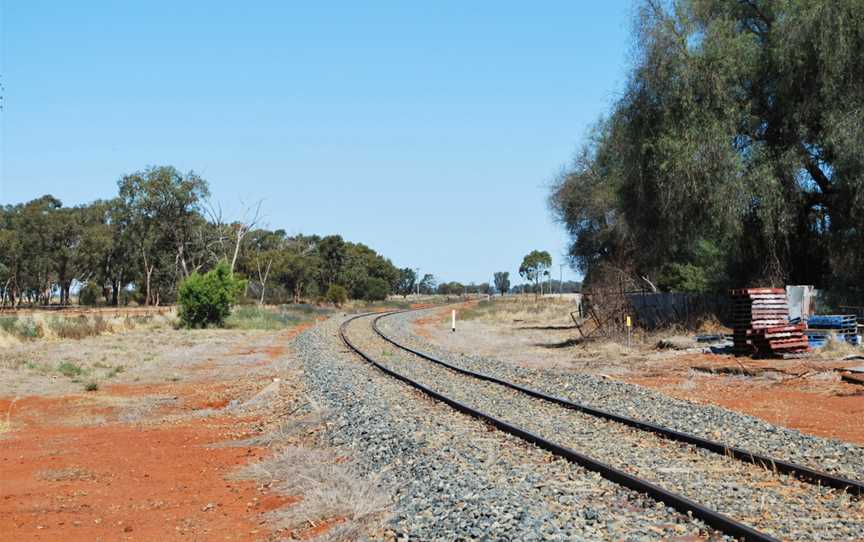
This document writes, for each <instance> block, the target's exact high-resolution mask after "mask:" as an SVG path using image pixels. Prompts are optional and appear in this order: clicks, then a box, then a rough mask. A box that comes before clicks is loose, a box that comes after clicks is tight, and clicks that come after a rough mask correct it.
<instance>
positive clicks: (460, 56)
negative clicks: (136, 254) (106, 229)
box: [0, 0, 633, 284]
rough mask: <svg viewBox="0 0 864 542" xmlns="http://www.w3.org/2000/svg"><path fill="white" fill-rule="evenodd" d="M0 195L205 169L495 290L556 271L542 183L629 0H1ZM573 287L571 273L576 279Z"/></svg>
mask: <svg viewBox="0 0 864 542" xmlns="http://www.w3.org/2000/svg"><path fill="white" fill-rule="evenodd" d="M0 5H2V8H0V18H2V21H0V24H2V28H0V32H2V52H0V54H2V58H0V75H2V83H3V85H4V87H5V90H4V91H3V94H4V98H5V99H4V110H3V111H2V113H0V123H2V125H0V137H2V141H0V153H2V156H0V202H2V203H18V202H21V201H25V200H28V199H32V198H34V197H38V196H40V195H42V194H53V195H54V196H57V197H58V198H60V199H61V200H62V201H63V202H64V203H66V204H67V205H73V204H79V203H84V202H88V201H91V200H93V199H96V198H107V197H111V196H113V195H114V194H115V193H116V182H117V179H118V178H119V177H120V176H122V175H123V174H124V173H129V172H132V171H135V170H138V169H141V168H144V167H145V166H147V165H151V164H152V165H163V164H165V165H168V164H170V165H174V166H176V167H177V168H179V169H181V170H184V171H185V170H190V169H194V170H195V171H196V172H198V173H200V174H201V175H202V176H203V177H204V178H206V179H207V180H208V181H209V182H210V185H211V191H212V192H213V195H214V199H215V200H216V201H218V202H221V203H222V206H223V208H224V209H225V210H226V211H228V212H229V214H230V212H235V213H237V212H239V210H240V208H241V205H240V202H241V201H245V202H254V201H257V200H258V199H263V200H264V204H263V209H264V214H265V215H266V222H267V224H268V225H269V227H271V228H273V229H275V228H283V229H285V230H287V231H288V232H289V233H309V234H311V233H318V234H328V233H341V234H342V235H343V237H345V238H346V239H349V240H352V241H362V242H364V243H366V244H368V245H370V246H371V247H373V248H375V249H376V250H378V251H380V252H382V253H383V254H384V255H386V256H388V257H390V258H391V259H392V260H393V262H394V263H395V264H396V265H398V266H400V267H405V266H410V267H420V268H421V273H425V272H431V273H433V274H435V275H436V277H439V279H445V280H461V281H466V282H467V281H476V282H482V281H488V280H491V275H492V273H493V272H494V271H496V270H509V271H510V272H511V275H513V276H514V277H515V278H516V279H517V280H513V282H514V284H515V283H517V282H520V281H519V280H518V277H517V276H516V270H517V268H518V266H519V262H520V261H521V258H522V256H523V255H524V254H525V253H527V252H529V251H530V250H532V249H535V248H538V249H544V250H548V251H549V252H550V253H551V254H552V257H553V260H554V262H555V276H556V277H557V275H558V267H557V265H558V263H559V262H562V261H564V260H563V254H564V252H565V250H566V235H565V233H564V231H563V229H562V228H561V227H560V226H558V225H556V224H554V223H553V221H552V220H551V218H550V215H549V212H548V210H547V207H546V196H547V186H548V184H549V182H550V181H551V180H552V179H553V178H554V177H555V175H556V173H557V172H558V171H560V168H561V167H562V166H563V165H564V164H566V163H567V162H568V161H569V160H570V158H571V157H572V155H573V153H574V152H575V150H576V149H577V147H578V146H579V144H580V142H581V141H582V140H583V138H584V136H585V134H586V131H587V129H588V128H589V127H590V126H591V125H592V124H593V123H594V122H595V121H596V120H597V118H598V117H599V116H600V115H601V114H603V113H604V112H606V111H608V109H609V107H610V105H611V103H612V102H613V101H614V100H615V99H616V98H617V96H618V95H619V93H620V92H621V89H622V88H623V85H624V82H625V77H626V75H625V74H626V67H627V61H628V52H629V50H630V43H631V41H630V37H629V29H630V21H631V14H632V9H633V8H632V4H631V2H630V0H621V1H605V2H572V1H571V2H565V1H562V2H546V3H525V2H491V1H490V2H464V1H452V2H395V1H394V2H340V3H335V2H327V3H325V2H249V3H242V2H219V1H208V2H204V1H194V2H193V1H182V2H176V1H172V2H167V1H153V0H149V1H147V2H117V1H110V2H108V1H105V2H97V1H84V2H56V1H51V2H43V1H35V0H28V1H13V0H0ZM568 274H569V276H570V277H571V278H573V277H574V276H575V275H574V273H573V272H572V271H570V272H569V273H568Z"/></svg>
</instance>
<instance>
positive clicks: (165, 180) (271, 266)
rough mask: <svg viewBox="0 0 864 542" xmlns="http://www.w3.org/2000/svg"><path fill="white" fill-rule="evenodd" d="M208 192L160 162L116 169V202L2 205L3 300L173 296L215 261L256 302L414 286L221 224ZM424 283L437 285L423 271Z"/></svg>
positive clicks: (327, 245) (362, 249)
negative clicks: (119, 173) (73, 294)
mask: <svg viewBox="0 0 864 542" xmlns="http://www.w3.org/2000/svg"><path fill="white" fill-rule="evenodd" d="M209 195H210V192H209V187H208V184H207V181H206V180H204V179H203V178H201V177H200V176H199V175H197V174H196V173H194V172H188V173H181V172H179V171H177V170H176V169H175V168H173V167H168V166H163V167H150V168H147V169H144V170H142V171H138V172H135V173H132V174H129V175H125V176H123V177H122V178H121V179H120V180H119V181H118V194H117V196H116V197H115V198H113V199H109V200H104V201H103V200H99V201H95V202H93V203H91V204H88V205H81V206H77V207H64V206H63V204H62V203H61V202H60V201H59V200H58V199H56V198H54V197H52V196H50V195H46V196H43V197H41V198H37V199H35V200H32V201H29V202H26V203H22V204H17V205H4V206H2V207H0V303H2V304H4V305H21V304H48V303H49V302H50V301H51V299H52V298H53V297H55V296H58V295H59V298H60V303H62V304H68V303H69V302H70V291H71V290H72V287H73V284H78V288H79V289H80V291H81V292H82V293H83V294H84V295H83V296H82V298H80V299H79V301H81V302H85V303H87V304H101V303H104V304H111V305H120V304H125V303H129V302H132V301H134V302H137V303H139V304H144V305H155V304H166V303H173V302H175V301H176V300H177V296H178V286H179V285H180V284H181V283H182V282H183V281H184V280H185V279H188V278H189V277H191V276H193V275H195V274H196V273H198V274H199V275H200V276H198V275H196V277H197V278H196V280H197V281H198V282H201V281H202V280H203V279H202V278H201V277H203V276H204V274H205V273H206V272H207V271H209V270H211V269H214V268H215V267H216V266H217V264H219V263H220V262H226V263H227V264H229V265H228V271H229V273H231V274H232V275H233V274H235V273H236V274H237V275H238V278H240V279H245V280H246V282H245V283H244V286H245V292H244V293H245V294H246V295H247V297H249V298H250V299H255V300H257V301H259V302H262V303H263V302H270V303H281V302H288V301H293V302H299V301H300V300H301V299H304V298H305V299H312V300H317V299H326V294H327V292H328V290H329V288H330V286H333V285H338V286H339V287H340V288H342V289H344V291H345V292H346V293H347V295H349V296H350V297H352V298H355V299H367V300H379V299H383V298H386V297H387V295H389V294H390V293H393V292H396V291H404V290H405V289H406V288H407V287H409V286H410V287H411V288H413V285H414V281H415V280H416V277H413V271H410V269H407V270H405V269H403V270H402V271H401V272H400V270H399V269H398V268H396V266H394V265H393V263H392V262H391V261H390V260H389V259H387V258H385V257H384V256H382V255H380V254H378V253H377V252H376V251H375V250H373V249H371V248H370V247H368V246H366V245H364V244H362V243H353V242H350V241H345V240H344V239H343V238H342V237H341V236H339V235H330V236H326V237H320V236H317V235H302V234H299V235H294V236H289V235H287V234H286V233H285V231H284V230H275V231H271V230H267V229H264V228H260V227H257V226H256V225H255V221H256V219H254V218H253V219H248V220H246V221H235V222H226V221H223V220H222V219H221V216H219V215H220V213H218V212H214V211H213V210H212V208H210V207H209V203H208V197H209ZM256 216H257V213H256ZM220 269H222V268H220ZM407 271H410V275H408V274H407ZM220 273H223V274H224V269H222V270H221V271H220ZM191 284H194V281H193V283H191ZM422 287H423V289H425V290H426V291H428V290H430V289H431V288H433V287H434V279H432V277H431V275H427V276H426V277H424V279H423V283H422ZM335 291H337V292H339V291H340V290H339V289H336V290H335ZM409 293H410V292H409ZM340 299H341V297H340Z"/></svg>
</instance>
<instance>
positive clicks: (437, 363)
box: [341, 315, 864, 540]
mask: <svg viewBox="0 0 864 542" xmlns="http://www.w3.org/2000/svg"><path fill="white" fill-rule="evenodd" d="M372 317H373V315H364V316H360V317H355V318H352V319H350V320H348V321H346V322H345V323H344V324H343V326H342V328H341V333H342V337H343V339H344V340H345V342H346V343H347V344H348V345H349V346H350V347H351V348H352V349H353V350H355V351H356V352H357V353H358V354H360V355H361V356H362V357H363V358H364V359H366V360H367V361H369V362H371V363H373V364H374V365H376V366H377V367H378V368H379V369H381V370H383V371H385V372H386V373H387V374H389V375H390V376H393V377H396V378H398V379H400V380H402V381H403V382H405V383H407V384H409V385H411V386H413V387H414V388H416V389H419V390H420V391H422V392H424V393H426V394H428V395H430V396H432V397H433V398H435V399H436V400H439V401H443V402H445V403H447V404H448V405H450V406H451V407H454V408H456V409H457V410H460V411H462V412H464V413H466V414H469V415H471V416H474V417H479V418H481V419H483V420H485V421H487V422H489V423H491V424H492V425H494V426H496V427H497V428H498V429H501V430H504V431H506V432H508V433H511V434H514V435H516V436H519V437H520V438H523V439H525V440H527V441H529V442H531V443H533V444H535V445H537V446H539V447H541V448H545V449H547V450H549V451H551V452H552V453H554V454H556V455H559V456H561V457H564V458H566V459H568V460H570V461H574V462H576V463H579V464H581V465H582V466H584V467H586V468H588V469H589V470H594V471H596V472H599V473H600V474H602V475H603V476H604V477H606V478H608V479H610V480H612V481H614V482H616V483H619V484H621V485H624V486H626V487H628V488H630V489H633V490H636V491H639V492H642V493H646V494H648V495H650V496H651V497H652V498H654V499H656V500H658V501H661V502H663V503H664V504H666V505H667V506H670V507H673V508H675V509H677V510H679V511H681V512H683V513H691V514H692V515H693V516H694V517H698V518H699V519H701V520H703V521H704V522H705V523H706V524H708V525H710V526H712V527H714V528H715V529H717V530H718V531H720V532H724V533H726V534H728V535H731V536H734V537H737V538H740V539H745V540H776V539H790V540H793V539H801V540H807V539H813V538H814V535H815V537H818V538H819V539H822V540H854V539H859V538H862V537H864V509H862V504H861V501H860V499H858V498H856V497H855V496H853V495H852V494H851V493H853V492H856V491H860V483H858V482H855V481H851V480H845V481H844V480H843V479H840V478H837V479H836V481H833V482H832V479H833V478H835V477H831V476H830V475H826V474H825V473H821V472H818V471H816V470H814V469H807V468H805V467H800V469H801V470H800V471H796V470H795V469H796V468H799V467H798V466H796V465H792V464H787V463H785V462H777V461H773V465H772V466H774V467H775V469H774V470H766V469H765V468H762V466H760V464H769V465H771V461H772V460H771V459H770V458H764V457H761V456H756V457H755V463H757V464H755V465H754V464H750V463H744V462H742V461H741V459H743V458H742V457H737V458H736V454H735V453H733V452H730V451H729V450H732V448H731V447H725V446H724V450H713V451H712V450H710V446H709V447H706V446H701V447H700V442H698V441H697V442H687V439H686V438H681V437H679V438H677V439H676V438H675V436H674V435H663V434H662V431H658V430H657V427H638V426H637V425H634V424H627V423H626V421H624V422H623V423H622V421H621V420H615V419H613V418H610V417H603V416H598V415H596V414H594V413H591V412H584V411H580V409H578V408H573V406H572V405H567V404H563V403H561V402H560V401H559V402H557V403H556V402H555V401H550V398H549V397H541V396H537V395H536V394H535V395H533V396H532V394H531V392H532V391H533V390H526V389H521V386H517V385H513V384H511V383H508V382H504V381H496V380H497V379H494V378H489V377H486V378H485V380H484V379H483V378H482V377H483V376H484V375H474V374H469V372H468V371H465V370H463V369H460V368H459V367H456V366H455V365H451V364H447V363H446V362H445V361H442V360H440V359H437V358H435V357H433V356H431V355H428V354H425V353H424V352H420V351H417V350H416V349H412V348H410V347H405V345H400V344H399V343H398V341H395V340H393V339H392V338H388V337H387V336H386V335H384V334H383V333H382V332H381V330H380V329H374V328H373V326H370V325H368V324H369V323H371V319H372ZM374 317H375V318H376V320H377V319H378V318H381V317H382V316H381V315H374ZM361 322H362V323H365V324H367V325H361ZM376 327H377V326H376ZM478 377H481V378H478ZM551 399H555V398H551ZM660 429H663V428H660ZM684 436H685V437H692V435H684ZM670 438H673V440H671V441H670V440H669V439H670ZM694 438H697V439H698V437H694ZM714 444H716V445H719V446H723V445H722V444H720V443H714ZM718 451H721V452H725V453H716V452H718ZM740 452H743V451H740ZM781 465H782V466H781ZM790 469H791V471H790ZM780 470H785V471H788V472H789V474H791V475H792V476H790V475H784V474H781V473H780V472H779V471H780ZM794 476H798V477H799V478H801V480H799V479H797V478H795V477H794ZM811 482H815V483H811ZM856 484H857V485H856ZM832 485H833V486H838V487H828V486H832ZM839 486H842V487H843V488H845V489H840V487H839ZM856 488H857V489H856ZM847 490H848V491H847Z"/></svg>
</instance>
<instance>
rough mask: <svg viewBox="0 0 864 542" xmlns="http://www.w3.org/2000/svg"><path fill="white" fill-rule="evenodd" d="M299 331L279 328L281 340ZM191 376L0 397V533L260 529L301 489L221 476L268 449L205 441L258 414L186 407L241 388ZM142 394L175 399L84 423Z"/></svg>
mask: <svg viewBox="0 0 864 542" xmlns="http://www.w3.org/2000/svg"><path fill="white" fill-rule="evenodd" d="M304 327H305V326H304ZM301 330H302V328H295V329H293V330H291V331H290V332H289V333H285V334H283V335H282V337H284V339H285V342H287V340H288V339H290V337H291V336H293V335H294V334H296V333H299V332H300V331H301ZM283 352H284V348H281V347H276V348H273V349H272V350H270V351H267V352H266V353H267V354H269V356H268V357H270V359H271V360H272V359H274V358H276V357H277V356H279V355H281V354H282V353H283ZM205 363H207V362H205ZM209 363H211V364H212V360H211V361H210V362H209ZM199 373H200V371H199ZM189 374H191V375H192V376H194V375H195V373H194V372H191V371H190V373H189ZM217 374H218V373H217ZM198 378H199V380H197V381H184V382H183V383H176V382H173V383H164V384H150V385H140V386H138V385H132V386H129V385H115V386H110V387H107V388H105V389H103V390H100V391H99V392H96V393H91V394H82V395H70V396H63V397H51V398H47V397H26V398H23V399H21V400H18V401H14V404H12V403H13V401H10V400H9V399H0V413H2V415H3V417H4V418H5V417H6V413H7V412H11V413H12V415H11V417H12V419H13V421H14V425H13V431H12V432H11V433H7V434H6V435H4V436H2V437H0V471H2V485H0V539H3V540H11V539H14V540H19V541H23V540H58V539H63V540H64V541H65V542H78V541H81V542H84V541H94V540H106V541H107V540H161V541H166V540H168V541H170V540H233V541H246V540H249V541H251V540H266V539H269V538H270V537H271V536H272V533H271V532H270V531H269V529H268V528H267V526H266V524H265V522H264V519H263V517H262V515H261V514H262V513H263V512H266V511H269V510H272V509H274V508H278V507H280V506H283V505H286V504H291V503H292V502H296V501H297V500H298V499H299V498H297V497H294V498H292V497H283V496H279V495H268V494H265V493H262V491H260V490H259V489H258V488H257V487H256V485H255V484H254V483H253V482H247V481H236V480H231V479H227V478H226V476H228V475H229V474H230V473H232V472H233V471H235V470H236V469H237V468H238V467H240V466H242V465H244V464H246V463H248V462H250V461H255V460H257V459H258V458H260V457H261V456H262V455H264V454H265V453H266V451H265V450H262V449H259V448H255V447H220V446H209V445H211V444H218V443H221V442H224V441H228V440H236V439H239V438H242V437H243V436H244V432H245V431H244V429H243V427H244V426H247V427H248V425H249V424H251V423H252V422H254V421H255V420H254V419H251V418H245V419H241V418H236V417H230V416H220V415H211V416H203V417H190V416H188V414H189V413H190V412H191V411H194V410H197V409H202V408H219V407H220V406H224V405H225V404H227V402H228V401H229V400H230V399H231V398H232V396H231V394H232V393H237V391H238V388H237V381H238V378H237V375H236V374H234V375H227V377H225V378H223V379H220V378H219V377H213V376H212V375H211V376H208V377H204V378H206V379H205V380H201V379H200V378H202V377H201V376H199V377H198ZM252 378H253V380H252V383H253V384H254V379H259V380H261V381H262V383H266V382H267V381H269V378H268V377H267V375H262V374H261V373H258V374H257V375H256V376H255V377H252ZM150 395H160V396H170V397H176V398H177V401H173V402H171V403H170V405H171V406H169V407H160V408H157V409H156V411H155V412H150V413H148V414H147V416H148V418H146V419H143V420H141V419H139V420H137V421H134V422H131V423H121V422H119V421H112V422H111V423H102V424H99V425H93V424H89V423H88V422H87V420H88V418H92V417H94V416H97V415H101V416H103V417H104V416H105V415H106V414H107V415H109V416H110V415H111V413H115V414H116V412H115V409H116V408H120V407H118V406H117V405H118V402H122V401H128V400H129V398H133V399H134V398H142V397H146V396H150ZM115 418H116V416H115ZM325 529H326V527H325Z"/></svg>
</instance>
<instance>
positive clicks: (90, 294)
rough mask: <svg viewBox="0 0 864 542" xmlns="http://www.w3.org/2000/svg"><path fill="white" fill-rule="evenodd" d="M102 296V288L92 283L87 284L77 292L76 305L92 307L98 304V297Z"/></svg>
mask: <svg viewBox="0 0 864 542" xmlns="http://www.w3.org/2000/svg"><path fill="white" fill-rule="evenodd" d="M101 295H102V288H100V287H99V285H98V284H96V283H94V282H88V283H87V285H86V286H84V287H83V288H81V291H80V292H78V304H79V305H85V306H87V307H93V306H95V305H98V304H99V296H101Z"/></svg>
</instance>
